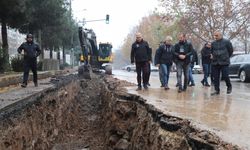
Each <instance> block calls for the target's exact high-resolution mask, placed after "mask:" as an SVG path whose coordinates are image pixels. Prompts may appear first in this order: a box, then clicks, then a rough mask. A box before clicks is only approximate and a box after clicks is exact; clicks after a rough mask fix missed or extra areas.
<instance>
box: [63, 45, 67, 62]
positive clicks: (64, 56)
mask: <svg viewBox="0 0 250 150" xmlns="http://www.w3.org/2000/svg"><path fill="white" fill-rule="evenodd" d="M62 50H63V64H65V63H66V55H65V47H64V46H63V49H62Z"/></svg>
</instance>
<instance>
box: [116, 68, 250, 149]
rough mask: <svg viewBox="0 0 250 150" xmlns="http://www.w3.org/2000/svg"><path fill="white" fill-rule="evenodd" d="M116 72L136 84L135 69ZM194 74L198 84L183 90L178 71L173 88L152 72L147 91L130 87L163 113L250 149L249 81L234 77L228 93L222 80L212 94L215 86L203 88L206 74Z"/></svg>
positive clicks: (172, 76) (129, 90)
mask: <svg viewBox="0 0 250 150" xmlns="http://www.w3.org/2000/svg"><path fill="white" fill-rule="evenodd" d="M113 74H114V77H115V78H118V79H121V80H127V81H129V82H132V83H135V84H136V83H137V82H136V73H135V72H127V71H123V70H115V71H113ZM193 77H194V80H195V83H196V86H194V87H188V89H187V91H186V92H182V93H178V91H177V90H178V89H177V88H176V87H175V84H176V74H175V73H171V75H170V79H169V87H170V90H164V89H163V88H160V81H159V76H158V72H152V73H151V78H150V84H151V86H150V87H149V89H148V90H142V91H136V90H135V89H136V88H137V87H136V86H132V87H128V88H127V89H128V92H129V93H132V94H138V95H140V96H142V97H143V98H144V99H146V100H147V102H148V103H150V104H153V105H154V106H156V107H157V108H159V109H161V110H162V111H163V112H164V113H167V114H170V115H174V116H178V117H181V118H186V119H189V120H191V121H192V124H194V125H195V126H197V127H199V128H201V129H206V130H210V131H212V132H214V133H216V134H217V135H219V136H220V137H221V138H222V139H224V140H225V141H227V142H232V143H233V144H236V145H239V146H240V147H243V148H244V149H250V83H242V82H239V80H238V79H232V80H231V81H232V86H233V92H232V93H231V94H226V85H225V82H224V81H222V82H221V85H220V86H221V87H220V88H221V92H220V95H216V96H211V95H210V93H211V92H213V87H204V86H202V84H201V83H200V81H201V80H202V78H203V74H195V75H193ZM209 81H210V80H209Z"/></svg>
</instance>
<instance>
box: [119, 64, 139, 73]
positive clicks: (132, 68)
mask: <svg viewBox="0 0 250 150" xmlns="http://www.w3.org/2000/svg"><path fill="white" fill-rule="evenodd" d="M122 70H127V71H128V72H130V71H135V70H136V68H135V65H132V64H131V65H127V66H124V67H122Z"/></svg>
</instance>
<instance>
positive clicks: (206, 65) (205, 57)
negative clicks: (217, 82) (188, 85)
mask: <svg viewBox="0 0 250 150" xmlns="http://www.w3.org/2000/svg"><path fill="white" fill-rule="evenodd" d="M211 53H212V51H211V43H210V42H207V43H206V44H205V45H204V47H203V48H202V50H201V61H202V67H203V73H204V78H203V79H202V80H201V84H202V85H203V86H210V85H209V83H208V79H207V78H208V77H209V75H210V73H211V56H212V54H211ZM212 82H213V78H212V76H211V83H212Z"/></svg>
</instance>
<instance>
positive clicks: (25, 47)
mask: <svg viewBox="0 0 250 150" xmlns="http://www.w3.org/2000/svg"><path fill="white" fill-rule="evenodd" d="M17 51H18V53H20V54H23V55H24V64H23V65H24V72H23V83H22V85H21V86H22V87H23V88H25V87H27V83H28V78H29V70H30V69H31V70H32V72H33V81H34V84H35V86H38V83H37V56H39V55H40V53H41V50H40V48H39V46H38V45H37V44H35V43H34V42H33V36H32V34H28V35H27V37H26V42H24V43H23V44H21V46H20V47H19V48H18V49H17Z"/></svg>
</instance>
